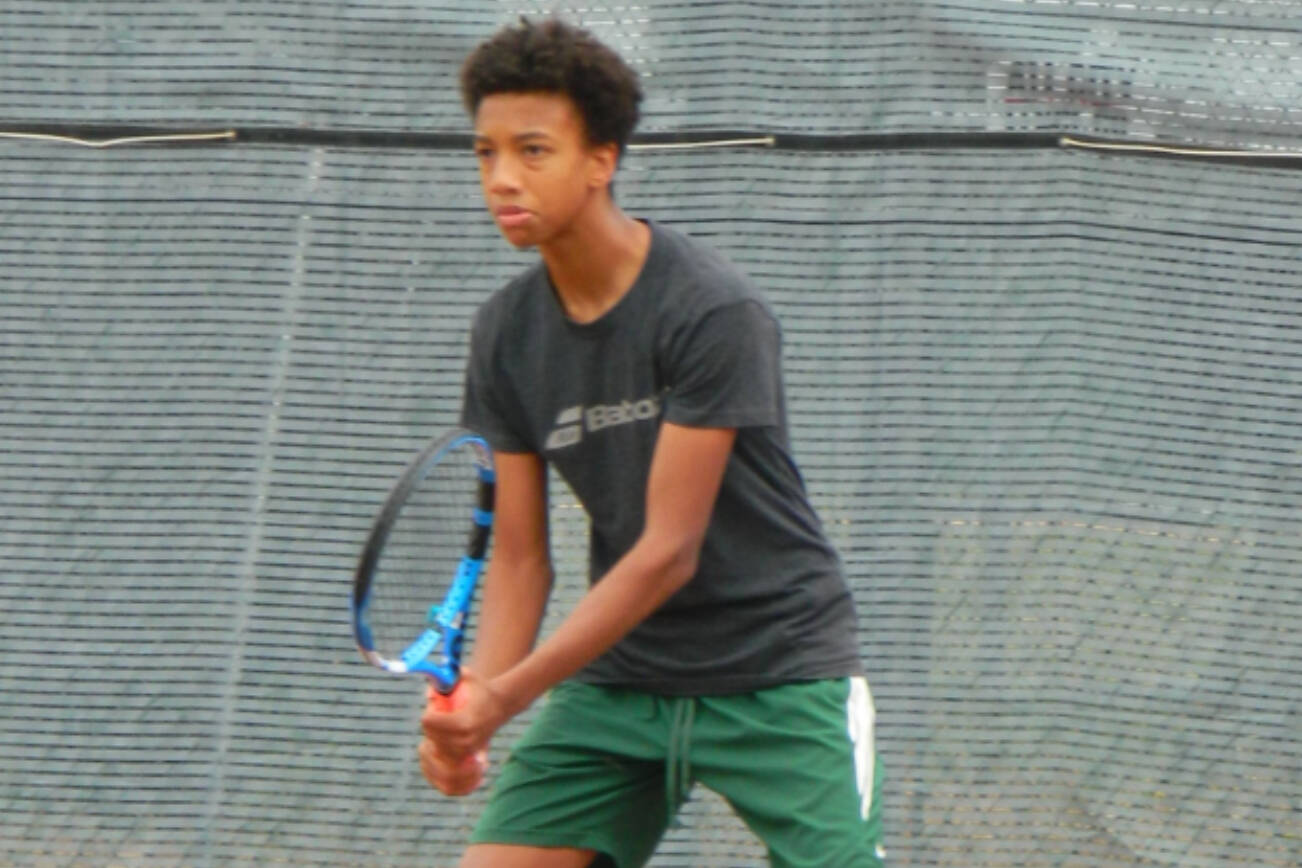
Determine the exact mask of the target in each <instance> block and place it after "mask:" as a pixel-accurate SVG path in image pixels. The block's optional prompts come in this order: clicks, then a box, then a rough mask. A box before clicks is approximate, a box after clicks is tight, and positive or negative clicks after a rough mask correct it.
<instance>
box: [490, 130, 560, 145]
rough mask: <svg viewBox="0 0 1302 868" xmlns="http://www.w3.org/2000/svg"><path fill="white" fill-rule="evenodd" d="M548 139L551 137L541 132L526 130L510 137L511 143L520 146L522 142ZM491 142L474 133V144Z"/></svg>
mask: <svg viewBox="0 0 1302 868" xmlns="http://www.w3.org/2000/svg"><path fill="white" fill-rule="evenodd" d="M550 138H551V136H550V135H548V134H547V133H545V132H543V131H542V130H526V131H525V132H523V133H516V134H515V135H514V136H511V141H512V142H515V143H516V144H520V143H522V142H527V141H530V140H533V139H550ZM492 140H493V139H492V138H491V137H489V136H486V135H484V134H483V133H475V142H476V143H479V142H491V141H492Z"/></svg>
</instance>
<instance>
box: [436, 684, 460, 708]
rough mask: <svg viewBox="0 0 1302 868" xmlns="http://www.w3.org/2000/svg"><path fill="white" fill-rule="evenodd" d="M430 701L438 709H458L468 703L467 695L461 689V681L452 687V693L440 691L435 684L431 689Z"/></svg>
mask: <svg viewBox="0 0 1302 868" xmlns="http://www.w3.org/2000/svg"><path fill="white" fill-rule="evenodd" d="M429 697H430V703H431V704H432V705H433V706H434V708H435V710H437V711H456V710H457V709H458V708H460V707H461V706H463V705H465V704H466V695H465V693H463V692H462V690H461V682H460V681H458V682H457V686H456V687H453V688H452V692H451V693H439V692H438V690H437V689H436V688H434V687H433V686H431V687H430V691H429Z"/></svg>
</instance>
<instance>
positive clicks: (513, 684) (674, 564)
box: [491, 538, 700, 715]
mask: <svg viewBox="0 0 1302 868" xmlns="http://www.w3.org/2000/svg"><path fill="white" fill-rule="evenodd" d="M699 547H700V546H699V540H692V541H689V542H683V541H674V542H664V541H657V540H655V539H648V538H644V539H642V540H641V541H639V543H638V544H637V545H635V546H634V547H633V548H632V549H630V550H629V552H628V553H627V554H626V555H625V556H624V557H623V558H622V559H620V561H619V562H618V563H616V564H615V566H614V567H613V568H612V569H611V570H610V572H608V573H607V574H606V575H605V576H604V577H603V578H602V579H601V581H599V582H597V583H596V584H595V585H593V586H592V588H591V589H590V590H589V591H588V593H587V594H585V595H584V597H583V599H582V600H580V601H579V603H578V605H577V606H575V607H574V610H573V611H572V612H570V614H569V616H568V617H566V619H565V620H564V621H563V622H562V623H561V625H560V626H559V627H557V629H556V631H555V632H554V633H553V634H552V635H551V636H550V637H549V638H548V639H547V640H546V641H545V642H543V643H542V644H541V645H539V646H538V648H536V649H535V650H534V651H533V652H532V653H531V654H529V656H527V657H526V658H525V659H524V660H522V661H520V663H519V664H518V665H516V666H514V667H512V668H511V669H509V670H507V671H506V672H503V673H502V674H501V675H500V676H498V677H497V678H494V679H493V681H492V684H491V687H492V690H493V691H494V692H495V693H497V694H498V696H499V697H500V698H501V699H502V700H503V701H504V702H505V703H506V705H507V706H508V708H509V711H510V714H511V715H515V714H518V713H519V712H520V711H522V710H524V709H525V708H527V707H528V706H529V705H530V704H531V703H533V701H534V700H535V699H537V698H538V697H539V696H541V695H542V694H543V693H545V692H546V691H547V690H548V689H550V688H551V687H552V686H553V685H555V684H558V683H560V682H561V681H564V680H565V679H566V678H569V677H570V676H571V675H573V674H574V673H576V672H578V671H579V670H580V669H582V668H583V667H584V666H586V665H588V664H589V663H591V662H592V661H593V660H596V659H597V658H598V657H600V656H601V655H602V654H604V653H605V652H606V651H607V650H609V649H610V648H611V647H612V646H613V645H615V643H616V642H618V641H619V640H620V639H622V638H623V637H624V636H626V635H627V634H628V633H629V632H630V631H631V630H632V629H633V628H634V627H636V626H637V625H638V624H640V623H641V622H642V621H643V620H645V619H646V617H647V616H648V615H650V614H651V613H652V612H654V611H655V610H656V609H658V608H659V607H660V606H661V604H663V603H664V602H665V601H666V600H667V599H669V597H671V596H672V595H673V594H674V592H675V591H677V590H678V589H679V588H681V587H682V586H683V585H684V584H686V583H687V582H688V581H689V580H690V579H691V577H692V575H693V574H694V572H695V570H696V554H697V552H698V551H699Z"/></svg>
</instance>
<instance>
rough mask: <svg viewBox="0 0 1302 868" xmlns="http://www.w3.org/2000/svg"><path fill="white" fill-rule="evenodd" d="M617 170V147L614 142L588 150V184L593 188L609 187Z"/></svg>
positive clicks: (593, 146) (594, 146)
mask: <svg viewBox="0 0 1302 868" xmlns="http://www.w3.org/2000/svg"><path fill="white" fill-rule="evenodd" d="M617 168H619V146H618V145H616V144H615V143H614V142H608V143H606V144H604V145H592V146H591V147H589V148H588V184H589V186H591V187H593V188H594V189H595V188H598V187H609V186H610V183H611V181H613V180H615V170H616V169H617Z"/></svg>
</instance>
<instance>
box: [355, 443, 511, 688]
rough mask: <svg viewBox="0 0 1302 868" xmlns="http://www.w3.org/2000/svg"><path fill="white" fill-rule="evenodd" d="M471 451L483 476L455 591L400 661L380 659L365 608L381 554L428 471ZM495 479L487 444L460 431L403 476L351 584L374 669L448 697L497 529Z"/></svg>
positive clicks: (358, 628)
mask: <svg viewBox="0 0 1302 868" xmlns="http://www.w3.org/2000/svg"><path fill="white" fill-rule="evenodd" d="M465 446H470V447H471V448H472V449H473V450H474V452H475V471H476V473H477V474H478V477H479V487H478V496H477V503H476V505H475V507H474V509H473V510H472V511H471V515H470V519H471V522H470V535H469V537H468V539H467V541H466V553H465V554H464V555H463V556H462V558H461V561H460V563H458V564H457V568H456V573H455V575H454V576H453V578H452V583H451V586H450V587H449V588H448V591H447V593H446V594H445V595H444V597H443V600H442V602H439V603H435V604H434V605H432V606H430V609H429V615H428V619H427V620H428V624H427V626H426V628H425V630H424V631H422V632H421V634H420V635H419V636H417V637H415V639H414V640H413V641H412V642H411V643H409V644H408V645H407V647H406V648H405V649H404V650H403V651H402V652H401V653H400V654H399V655H398V656H397V657H396V658H389V657H385V656H383V655H381V654H380V653H379V652H378V651H377V650H376V647H375V637H374V634H373V633H372V630H371V627H370V625H369V624H368V623H367V620H366V611H367V605H368V603H369V602H370V596H371V589H372V587H373V583H374V580H375V572H376V568H377V567H378V565H379V562H380V554H381V552H382V551H383V549H384V543H385V541H386V540H387V539H388V536H389V530H390V529H391V528H392V527H393V524H394V522H395V521H396V520H397V518H398V513H399V512H401V510H402V507H403V505H404V504H405V503H406V502H407V499H408V497H409V496H410V495H411V492H412V491H413V490H415V488H416V486H418V485H419V484H420V483H421V481H422V480H424V479H425V477H426V476H428V475H429V473H430V471H431V470H432V469H433V468H434V467H435V466H436V465H437V464H438V463H439V462H440V461H442V460H443V459H444V457H446V456H447V454H448V453H449V452H451V451H452V450H454V449H460V448H462V447H465ZM496 484H497V476H496V472H495V470H494V467H493V452H492V449H491V447H489V445H488V442H487V441H486V440H484V438H483V437H480V436H479V435H478V434H475V433H473V432H470V431H465V430H461V429H457V430H454V431H450V432H448V433H447V434H445V435H444V436H442V437H440V438H438V439H437V440H435V441H433V442H432V443H430V445H429V446H427V447H426V448H425V449H424V450H423V451H422V452H421V453H420V454H419V455H417V456H416V458H415V459H414V460H413V461H412V462H411V464H410V465H408V467H407V469H406V470H405V471H404V472H403V474H402V476H401V477H399V479H398V482H397V483H396V484H395V485H394V487H393V490H392V491H391V492H390V493H389V497H388V499H387V500H386V501H385V503H384V506H383V507H382V508H381V510H380V513H379V515H377V516H376V519H375V522H374V524H373V525H372V527H371V533H370V536H369V537H368V538H367V541H366V545H365V547H364V548H363V549H362V556H361V559H360V560H359V561H358V564H357V571H356V574H355V576H354V580H353V597H352V615H353V618H352V621H353V635H354V638H355V639H356V641H357V648H358V650H359V651H360V652H361V654H362V657H363V658H364V659H365V660H366V661H367V662H368V663H370V664H371V665H373V666H376V667H378V668H380V669H382V670H384V671H385V672H390V673H392V674H394V675H408V674H419V675H423V676H425V677H426V678H428V679H429V680H430V681H431V682H432V683H433V685H434V687H435V689H436V690H438V691H439V692H440V693H443V694H449V693H451V692H452V690H453V688H455V687H456V685H457V681H458V680H459V679H460V677H461V652H462V645H463V643H464V641H465V634H466V627H467V625H468V622H469V616H470V605H471V601H472V600H473V599H474V595H475V588H476V587H477V586H478V584H479V576H480V574H481V573H482V572H483V568H484V559H485V556H486V555H487V552H488V540H489V535H490V533H491V532H492V527H493V499H494V494H495V489H496Z"/></svg>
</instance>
